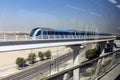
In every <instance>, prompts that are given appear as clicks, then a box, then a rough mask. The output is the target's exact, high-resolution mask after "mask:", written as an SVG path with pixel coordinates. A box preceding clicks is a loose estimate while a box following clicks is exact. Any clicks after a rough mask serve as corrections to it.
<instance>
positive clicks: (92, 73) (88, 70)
mask: <svg viewBox="0 0 120 80" xmlns="http://www.w3.org/2000/svg"><path fill="white" fill-rule="evenodd" d="M119 61H120V50H117V51H114V52H110V53H105V55H103V56H101V57H98V58H95V59H93V60H90V61H87V62H84V63H82V64H81V65H77V66H74V67H71V68H69V69H66V70H64V71H60V72H59V73H56V74H54V75H50V76H48V77H46V78H43V79H39V80H63V78H64V75H65V74H69V79H65V80H73V71H74V70H75V69H78V68H79V69H80V79H82V78H84V79H86V80H95V79H97V80H98V79H100V78H101V77H102V76H104V75H105V73H107V72H108V71H110V69H111V68H112V67H113V66H115V65H117V64H119V63H120V62H119Z"/></svg>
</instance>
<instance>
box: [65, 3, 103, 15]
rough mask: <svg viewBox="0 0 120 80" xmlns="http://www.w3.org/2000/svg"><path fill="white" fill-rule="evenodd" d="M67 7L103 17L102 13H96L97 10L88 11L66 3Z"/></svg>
mask: <svg viewBox="0 0 120 80" xmlns="http://www.w3.org/2000/svg"><path fill="white" fill-rule="evenodd" d="M66 7H68V8H71V9H74V10H77V11H81V12H84V13H87V14H90V15H93V16H98V17H101V16H102V15H101V14H98V13H96V12H92V11H87V10H85V9H80V8H78V7H75V6H72V5H66Z"/></svg>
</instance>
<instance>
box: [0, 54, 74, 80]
mask: <svg viewBox="0 0 120 80" xmlns="http://www.w3.org/2000/svg"><path fill="white" fill-rule="evenodd" d="M71 58H72V53H71V52H70V53H67V54H65V55H62V56H60V57H58V58H56V59H54V61H56V62H59V63H58V64H62V63H64V62H66V61H68V60H70V59H71ZM54 61H52V60H49V61H48V62H46V63H44V64H42V65H38V66H36V67H34V68H31V69H29V70H25V71H22V72H20V73H17V74H14V75H11V76H8V77H6V78H4V79H2V80H31V79H32V78H33V76H34V77H35V74H37V72H38V73H40V71H41V73H43V72H47V71H48V70H50V68H51V64H53V63H54Z"/></svg>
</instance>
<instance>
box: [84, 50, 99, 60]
mask: <svg viewBox="0 0 120 80" xmlns="http://www.w3.org/2000/svg"><path fill="white" fill-rule="evenodd" d="M97 50H98V49H97V48H94V49H88V50H87V51H86V58H88V59H94V58H96V52H97Z"/></svg>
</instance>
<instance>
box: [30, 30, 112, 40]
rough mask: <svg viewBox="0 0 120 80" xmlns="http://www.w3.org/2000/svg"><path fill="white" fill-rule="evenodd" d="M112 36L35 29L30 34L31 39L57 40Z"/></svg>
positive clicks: (76, 31)
mask: <svg viewBox="0 0 120 80" xmlns="http://www.w3.org/2000/svg"><path fill="white" fill-rule="evenodd" d="M106 36H111V34H108V33H96V32H91V31H78V30H59V29H51V28H34V29H33V30H32V31H31V33H30V38H31V39H57V38H66V39H69V38H80V39H89V38H104V37H106Z"/></svg>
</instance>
